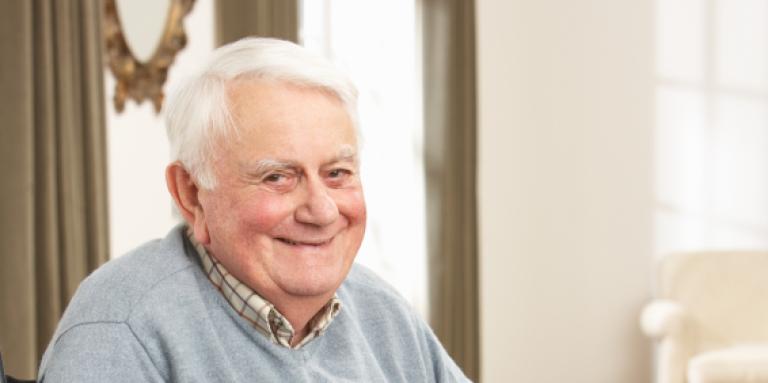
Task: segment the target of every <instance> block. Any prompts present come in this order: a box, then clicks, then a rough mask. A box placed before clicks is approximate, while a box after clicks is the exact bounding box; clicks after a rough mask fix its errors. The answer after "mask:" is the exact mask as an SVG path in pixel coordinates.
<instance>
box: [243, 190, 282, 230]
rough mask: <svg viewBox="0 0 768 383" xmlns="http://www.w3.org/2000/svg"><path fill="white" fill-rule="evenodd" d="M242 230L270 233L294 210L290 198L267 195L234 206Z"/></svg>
mask: <svg viewBox="0 0 768 383" xmlns="http://www.w3.org/2000/svg"><path fill="white" fill-rule="evenodd" d="M232 211H233V212H234V213H235V215H236V216H237V219H238V221H239V226H241V229H242V230H246V231H258V232H260V233H268V232H270V231H271V230H272V229H274V228H275V227H276V226H278V225H279V224H280V223H282V222H284V221H285V220H286V219H287V218H289V217H291V216H292V214H293V211H294V206H293V203H291V201H290V199H287V198H284V197H280V196H273V195H266V196H254V197H252V198H248V199H246V200H245V202H242V203H240V204H237V205H236V206H233V207H232Z"/></svg>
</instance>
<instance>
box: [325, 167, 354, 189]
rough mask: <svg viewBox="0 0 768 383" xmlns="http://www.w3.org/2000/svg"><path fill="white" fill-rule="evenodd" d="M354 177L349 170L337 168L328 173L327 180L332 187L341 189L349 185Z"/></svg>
mask: <svg viewBox="0 0 768 383" xmlns="http://www.w3.org/2000/svg"><path fill="white" fill-rule="evenodd" d="M352 175H353V173H352V171H351V170H349V169H344V168H337V169H332V170H330V171H329V172H328V173H327V175H326V178H327V179H328V182H329V183H330V184H331V186H336V187H339V186H345V185H346V184H348V183H349V182H350V180H351V179H352Z"/></svg>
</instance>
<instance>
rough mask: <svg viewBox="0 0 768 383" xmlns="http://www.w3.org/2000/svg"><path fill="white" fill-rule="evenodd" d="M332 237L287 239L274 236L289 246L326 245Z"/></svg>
mask: <svg viewBox="0 0 768 383" xmlns="http://www.w3.org/2000/svg"><path fill="white" fill-rule="evenodd" d="M333 238H334V237H331V238H329V239H310V240H307V239H302V240H296V239H289V238H283V237H278V238H275V239H277V240H278V241H280V242H282V243H285V244H286V245H290V246H315V247H320V246H324V245H327V244H329V243H331V241H333Z"/></svg>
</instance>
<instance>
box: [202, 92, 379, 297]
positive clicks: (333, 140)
mask: <svg viewBox="0 0 768 383" xmlns="http://www.w3.org/2000/svg"><path fill="white" fill-rule="evenodd" d="M228 96H229V105H230V110H231V111H232V115H233V117H234V119H235V124H237V126H238V127H239V134H234V135H232V138H231V139H230V140H228V141H227V142H222V143H220V144H221V145H220V146H219V147H218V148H217V154H218V156H217V157H216V159H215V160H214V166H213V169H214V172H215V174H216V177H217V181H218V183H217V186H216V187H215V188H214V189H213V190H201V191H200V194H199V198H200V204H201V206H202V209H203V216H204V218H203V220H204V223H205V227H206V229H207V231H208V237H209V238H210V241H209V243H207V244H205V245H206V247H207V248H208V250H209V251H210V252H211V253H212V254H213V256H214V257H216V258H217V259H218V260H219V261H220V262H221V263H222V264H224V266H225V267H226V268H227V270H229V271H230V272H231V273H232V274H233V275H234V276H235V277H237V278H238V279H239V280H241V281H242V282H244V283H246V284H247V285H249V286H250V287H252V288H254V289H255V290H256V291H257V292H258V293H259V294H261V295H263V296H264V297H265V298H267V299H268V300H271V301H272V302H273V303H275V304H276V305H278V306H279V301H280V300H281V299H286V298H296V297H322V298H323V299H329V298H330V296H331V295H332V294H333V293H334V292H335V290H336V289H337V288H338V286H339V285H340V284H341V282H342V281H343V280H344V278H345V277H346V275H347V272H348V271H349V268H350V266H351V265H352V261H353V260H354V258H355V255H356V253H357V250H358V248H359V247H360V243H361V241H362V239H363V233H364V232H365V218H366V210H365V201H364V199H363V190H362V186H361V183H360V177H359V174H358V157H357V136H356V133H355V129H354V127H353V124H352V121H351V120H350V117H349V115H348V114H347V111H346V109H344V107H343V104H342V103H341V102H340V101H339V100H338V99H337V98H335V97H334V96H332V95H330V94H328V93H326V92H323V91H320V90H317V89H309V88H304V87H299V86H295V85H290V84H286V83H282V82H274V81H266V80H244V81H239V82H235V83H233V84H231V85H230V86H229V88H228Z"/></svg>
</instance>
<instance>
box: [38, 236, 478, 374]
mask: <svg viewBox="0 0 768 383" xmlns="http://www.w3.org/2000/svg"><path fill="white" fill-rule="evenodd" d="M194 254H195V252H194V249H193V248H192V246H191V244H189V242H188V240H186V239H185V235H184V234H183V230H182V227H177V228H175V229H174V230H172V231H171V232H170V233H169V234H168V236H167V237H166V238H165V239H162V240H156V241H152V242H149V243H147V244H145V245H143V246H141V247H140V248H138V249H136V250H134V251H133V252H131V253H129V254H127V255H125V256H123V257H120V258H118V259H116V260H113V261H110V262H108V263H107V264H105V265H104V266H102V267H101V268H99V269H98V270H97V271H95V272H94V273H93V274H91V275H90V276H89V277H88V278H87V279H86V280H85V281H83V283H82V284H81V285H80V287H79V288H78V291H77V293H76V294H75V297H74V298H73V299H72V301H71V303H70V304H69V306H68V307H67V310H66V312H65V313H64V316H63V317H62V319H61V321H60V322H59V326H58V328H57V330H56V333H55V334H54V336H53V339H52V340H51V343H50V345H49V346H48V349H47V350H46V352H45V355H44V356H43V361H42V363H41V365H40V371H39V378H38V379H40V380H41V381H44V382H50V383H53V382H99V383H101V382H145V381H146V382H456V381H466V380H467V379H466V378H465V377H464V375H463V374H462V372H461V370H460V369H459V368H458V367H457V366H456V365H455V364H454V362H453V361H452V360H451V358H450V357H449V356H448V355H447V354H446V352H445V350H444V349H443V348H442V346H441V345H440V343H439V342H438V341H437V339H436V338H435V336H434V334H433V333H432V331H431V330H430V329H429V327H428V326H427V325H426V324H425V323H424V322H423V321H422V320H421V319H419V317H418V316H417V315H416V314H415V313H414V312H413V311H412V310H411V309H410V307H409V306H408V304H407V303H406V302H405V301H404V300H403V299H402V298H401V297H400V296H399V295H397V293H396V292H394V291H393V290H392V288H390V287H389V286H387V285H386V283H384V282H383V281H382V280H380V279H379V278H378V277H376V276H375V275H374V274H373V273H371V272H370V271H368V270H366V269H364V268H363V267H361V266H357V265H356V266H353V267H352V270H351V271H350V273H349V275H348V276H347V279H346V281H345V282H344V283H343V284H342V286H341V287H340V288H339V290H338V292H337V293H338V296H339V298H340V299H341V301H342V303H343V307H342V310H341V312H340V313H339V315H338V316H337V317H336V319H335V320H334V321H333V323H331V324H330V326H329V327H328V329H327V331H326V333H325V334H324V335H322V336H321V337H319V338H317V339H315V340H313V341H311V342H310V343H308V344H307V345H305V346H304V347H302V348H301V349H298V350H291V349H288V348H285V347H282V346H278V345H276V344H273V343H272V342H270V340H269V339H268V338H267V337H265V336H264V335H262V334H261V333H259V332H258V331H257V330H255V329H254V328H253V327H251V325H250V324H249V323H248V322H247V321H246V320H245V319H243V318H241V317H240V316H239V315H238V314H237V313H236V312H235V311H234V310H233V309H232V308H231V306H229V304H228V303H227V302H226V300H225V299H224V297H222V296H221V294H220V293H219V292H218V290H216V289H215V288H214V287H213V285H212V284H211V282H210V281H208V279H207V278H206V277H205V275H204V274H203V272H202V270H201V268H200V266H199V264H198V263H197V262H198V261H197V258H196V257H195V256H194Z"/></svg>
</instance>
